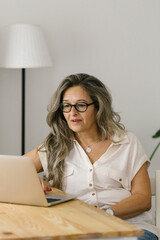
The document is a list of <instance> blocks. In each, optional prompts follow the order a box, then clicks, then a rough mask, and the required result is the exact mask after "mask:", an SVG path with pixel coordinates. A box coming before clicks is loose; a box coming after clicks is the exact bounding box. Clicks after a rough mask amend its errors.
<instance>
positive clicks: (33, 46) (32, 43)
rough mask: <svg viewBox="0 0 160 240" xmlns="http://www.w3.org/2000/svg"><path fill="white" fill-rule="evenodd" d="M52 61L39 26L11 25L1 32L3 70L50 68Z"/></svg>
mask: <svg viewBox="0 0 160 240" xmlns="http://www.w3.org/2000/svg"><path fill="white" fill-rule="evenodd" d="M50 66H52V61H51V58H50V55H49V51H48V48H47V45H46V43H45V40H44V37H43V34H42V32H41V29H40V27H39V26H38V25H31V24H11V25H8V26H5V27H3V29H2V30H1V32H0V67H1V68H39V67H50Z"/></svg>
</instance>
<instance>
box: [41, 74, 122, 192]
mask: <svg viewBox="0 0 160 240" xmlns="http://www.w3.org/2000/svg"><path fill="white" fill-rule="evenodd" d="M74 86H81V87H82V88H83V89H84V90H85V91H87V92H88V94H89V96H90V97H91V99H92V100H93V101H94V102H95V107H96V108H97V115H96V120H97V126H98V128H99V132H100V135H101V138H102V139H108V138H110V139H111V140H112V138H113V136H114V134H115V133H116V134H118V135H121V134H122V133H124V132H125V128H124V126H123V125H122V124H121V123H120V120H121V119H120V116H119V114H118V113H116V112H114V111H113V109H112V98H111V95H110V93H109V91H108V89H107V88H106V86H105V85H104V84H103V83H102V82H101V81H100V80H99V79H97V78H95V77H94V76H90V75H88V74H84V73H79V74H73V75H70V76H68V77H66V78H65V79H64V80H63V81H62V82H61V84H60V85H59V87H58V89H57V91H56V92H55V94H54V95H53V97H52V99H51V102H50V104H49V105H48V115H47V123H48V125H49V127H50V129H51V132H50V134H49V135H48V136H47V137H46V139H45V141H44V144H43V146H42V147H44V148H45V150H46V153H47V161H48V173H49V174H48V177H47V181H50V180H52V182H53V186H54V187H57V188H60V189H61V188H62V179H63V169H64V160H65V158H66V156H67V155H68V154H69V152H70V150H71V149H72V148H73V139H74V132H73V131H72V130H71V129H70V128H69V127H68V124H67V122H66V120H65V118H64V116H63V112H62V111H61V109H60V103H61V102H62V100H63V95H64V92H65V91H66V90H67V89H68V88H70V87H74ZM42 147H41V149H42Z"/></svg>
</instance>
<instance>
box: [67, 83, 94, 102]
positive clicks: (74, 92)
mask: <svg viewBox="0 0 160 240" xmlns="http://www.w3.org/2000/svg"><path fill="white" fill-rule="evenodd" d="M63 100H69V101H71V100H91V98H90V96H89V94H88V92H87V91H86V90H85V89H84V88H82V87H81V86H75V87H70V88H68V89H67V90H66V91H65V92H64V94H63Z"/></svg>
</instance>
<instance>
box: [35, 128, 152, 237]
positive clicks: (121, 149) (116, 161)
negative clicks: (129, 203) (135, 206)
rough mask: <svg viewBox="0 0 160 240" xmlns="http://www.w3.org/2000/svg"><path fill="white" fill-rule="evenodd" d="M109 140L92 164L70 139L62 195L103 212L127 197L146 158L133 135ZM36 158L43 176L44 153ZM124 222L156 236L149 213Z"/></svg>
mask: <svg viewBox="0 0 160 240" xmlns="http://www.w3.org/2000/svg"><path fill="white" fill-rule="evenodd" d="M113 140H114V141H113V142H112V143H111V145H110V146H109V148H108V149H107V151H106V152H105V153H104V154H103V155H102V156H101V157H100V158H99V159H98V160H97V161H96V162H94V164H92V163H91V161H90V160H89V158H88V156H87V154H86V153H85V151H84V150H83V148H82V147H81V146H80V144H79V143H78V142H77V141H76V140H74V147H73V149H72V150H71V151H70V153H69V155H68V156H67V157H66V159H65V163H64V176H63V191H64V192H67V193H69V194H71V195H75V196H76V197H77V198H78V199H80V200H83V201H85V202H87V203H89V204H92V205H94V206H96V207H98V208H100V209H106V208H107V207H109V206H111V205H114V204H116V203H118V202H120V201H121V200H123V199H125V198H127V197H129V196H130V195H131V181H132V179H133V178H134V176H135V175H136V173H137V172H138V170H139V169H140V168H141V167H142V165H143V164H144V163H145V162H146V161H148V157H147V156H146V154H145V153H144V150H143V148H142V145H141V143H140V142H139V140H138V139H137V137H136V136H135V135H134V134H133V133H130V132H127V133H126V134H125V135H123V136H121V137H118V136H117V135H115V136H114V139H113ZM39 156H40V160H41V163H42V166H43V169H44V174H46V175H48V171H47V159H46V154H45V152H39ZM128 221H130V222H132V223H133V224H135V225H137V226H139V227H141V228H144V229H146V230H149V231H151V232H153V233H155V234H156V229H155V228H154V226H152V225H151V221H152V220H151V216H150V214H149V212H145V213H143V214H141V215H139V216H137V217H134V218H131V219H129V220H128Z"/></svg>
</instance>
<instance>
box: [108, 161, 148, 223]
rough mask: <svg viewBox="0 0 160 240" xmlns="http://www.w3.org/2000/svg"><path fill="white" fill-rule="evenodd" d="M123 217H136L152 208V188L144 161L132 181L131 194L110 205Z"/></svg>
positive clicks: (117, 214)
mask: <svg viewBox="0 0 160 240" xmlns="http://www.w3.org/2000/svg"><path fill="white" fill-rule="evenodd" d="M110 208H111V209H112V210H113V211H114V213H115V215H116V216H117V217H120V218H122V219H127V218H132V217H135V216H137V215H139V214H141V213H143V212H145V211H148V210H149V209H150V208H151V189H150V180H149V176H148V171H147V163H144V164H143V166H142V167H141V168H140V170H139V171H138V173H137V174H136V175H135V177H134V178H133V180H132V182H131V196H130V197H128V198H126V199H124V200H122V201H121V202H119V203H117V204H116V205H113V206H111V207H110Z"/></svg>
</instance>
